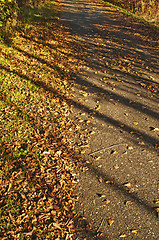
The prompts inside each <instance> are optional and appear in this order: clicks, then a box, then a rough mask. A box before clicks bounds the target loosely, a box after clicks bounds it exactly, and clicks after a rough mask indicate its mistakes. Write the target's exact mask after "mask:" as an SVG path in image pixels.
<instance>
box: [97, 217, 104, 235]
mask: <svg viewBox="0 0 159 240" xmlns="http://www.w3.org/2000/svg"><path fill="white" fill-rule="evenodd" d="M104 220H105V218H103V220H102V222H101V224H100V226H99V227H98V229H97V232H99V229H100V228H101V227H102V225H103V222H104Z"/></svg>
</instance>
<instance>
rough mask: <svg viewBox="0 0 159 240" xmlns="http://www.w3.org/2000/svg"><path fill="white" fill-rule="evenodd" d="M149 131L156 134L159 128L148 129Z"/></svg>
mask: <svg viewBox="0 0 159 240" xmlns="http://www.w3.org/2000/svg"><path fill="white" fill-rule="evenodd" d="M150 131H152V132H158V131H159V128H156V127H150Z"/></svg>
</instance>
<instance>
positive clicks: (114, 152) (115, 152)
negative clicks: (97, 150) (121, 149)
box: [110, 150, 118, 154]
mask: <svg viewBox="0 0 159 240" xmlns="http://www.w3.org/2000/svg"><path fill="white" fill-rule="evenodd" d="M110 154H118V152H117V151H114V150H112V151H111V153H110Z"/></svg>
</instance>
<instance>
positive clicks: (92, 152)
mask: <svg viewBox="0 0 159 240" xmlns="http://www.w3.org/2000/svg"><path fill="white" fill-rule="evenodd" d="M125 144H126V145H128V144H127V143H118V144H113V145H111V146H109V147H104V148H101V149H99V150H97V151H95V152H92V153H89V154H88V155H90V156H91V155H93V154H95V153H98V152H101V151H103V150H106V149H109V148H112V147H115V146H119V145H125Z"/></svg>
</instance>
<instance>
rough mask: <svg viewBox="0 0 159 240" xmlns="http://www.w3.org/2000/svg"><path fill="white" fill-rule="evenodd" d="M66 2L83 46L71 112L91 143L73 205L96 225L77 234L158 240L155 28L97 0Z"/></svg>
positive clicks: (77, 54) (66, 10)
mask: <svg viewBox="0 0 159 240" xmlns="http://www.w3.org/2000/svg"><path fill="white" fill-rule="evenodd" d="M62 3H63V8H62V15H61V17H62V19H63V21H65V23H67V24H68V27H69V30H70V31H71V34H72V36H73V38H74V42H73V44H77V46H78V51H76V52H75V53H74V55H75V57H76V58H77V60H78V61H77V62H76V63H74V64H75V65H78V66H76V67H77V70H76V72H75V76H74V82H75V86H74V88H73V89H72V91H73V95H74V102H75V103H76V104H74V106H73V111H74V117H76V118H78V119H79V123H82V124H83V126H84V130H83V131H84V132H85V139H82V141H83V142H85V143H87V141H88V144H89V147H88V148H87V149H86V151H85V153H84V150H81V151H82V153H83V156H84V157H85V158H86V160H87V166H86V167H85V168H84V169H83V171H81V173H80V175H79V183H78V186H77V193H78V198H79V201H78V203H77V205H76V210H77V211H78V213H79V214H80V215H81V217H84V218H85V222H86V223H89V224H90V225H91V226H92V229H91V230H90V231H87V230H86V231H83V232H82V233H81V234H80V235H79V239H85V238H86V239H91V240H92V239H105V240H106V239H109V240H115V239H122V238H124V239H149V240H153V239H159V225H158V217H157V216H158V214H157V210H156V208H157V207H158V206H159V204H157V200H155V199H158V198H159V192H158V191H159V189H158V188H159V141H158V140H159V131H158V130H159V129H158V128H159V121H158V120H159V95H158V93H159V91H158V89H159V75H158V74H159V57H158V56H159V49H158V42H157V34H156V35H155V37H154V38H150V37H148V34H149V32H148V28H146V27H144V26H143V25H142V24H141V23H138V22H137V21H135V20H131V19H129V18H127V17H126V16H124V15H123V14H121V13H119V12H117V11H115V10H113V9H111V8H109V7H104V6H103V5H100V4H99V2H98V3H97V4H95V3H92V2H91V1H88V0H62ZM87 134H88V135H87ZM87 136H88V137H89V138H88V139H87ZM81 138H82V135H81ZM81 149H85V148H81ZM155 210H156V211H155Z"/></svg>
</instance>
